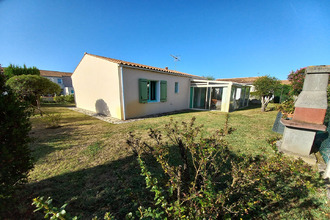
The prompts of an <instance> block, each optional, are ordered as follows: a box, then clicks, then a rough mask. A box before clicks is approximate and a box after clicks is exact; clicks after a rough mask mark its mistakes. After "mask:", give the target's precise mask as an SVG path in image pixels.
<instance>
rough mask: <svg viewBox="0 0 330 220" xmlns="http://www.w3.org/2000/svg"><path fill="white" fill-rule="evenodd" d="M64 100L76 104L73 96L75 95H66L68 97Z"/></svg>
mask: <svg viewBox="0 0 330 220" xmlns="http://www.w3.org/2000/svg"><path fill="white" fill-rule="evenodd" d="M64 100H65V102H67V103H74V95H73V94H71V95H66V96H64Z"/></svg>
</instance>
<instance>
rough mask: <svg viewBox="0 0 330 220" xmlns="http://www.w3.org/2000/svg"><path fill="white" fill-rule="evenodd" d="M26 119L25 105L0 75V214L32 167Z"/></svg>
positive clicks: (0, 73)
mask: <svg viewBox="0 0 330 220" xmlns="http://www.w3.org/2000/svg"><path fill="white" fill-rule="evenodd" d="M0 67H1V66H0ZM0 69H1V68H0ZM29 116H30V112H28V111H27V110H26V105H25V103H24V102H20V101H19V100H18V98H17V97H16V95H15V93H14V92H13V91H12V90H11V89H10V88H9V87H7V86H6V85H5V76H4V74H3V73H2V72H0V213H1V212H3V211H4V209H5V208H6V206H5V203H6V204H8V202H9V201H8V199H10V198H11V196H12V194H13V192H14V190H15V189H16V187H17V186H19V185H20V184H21V183H24V182H25V181H26V179H27V175H28V171H29V170H30V169H31V168H32V166H33V165H32V161H31V153H30V149H29V146H28V143H29V141H30V139H29V136H28V134H29V131H30V129H31V124H30V121H29Z"/></svg>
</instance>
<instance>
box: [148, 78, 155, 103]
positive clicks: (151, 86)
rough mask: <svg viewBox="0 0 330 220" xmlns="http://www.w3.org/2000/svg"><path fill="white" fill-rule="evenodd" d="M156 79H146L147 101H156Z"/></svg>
mask: <svg viewBox="0 0 330 220" xmlns="http://www.w3.org/2000/svg"><path fill="white" fill-rule="evenodd" d="M157 84H158V82H157V81H148V82H147V94H148V102H156V101H157Z"/></svg>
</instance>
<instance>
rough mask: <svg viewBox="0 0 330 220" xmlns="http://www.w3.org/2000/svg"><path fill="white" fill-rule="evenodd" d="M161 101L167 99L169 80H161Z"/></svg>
mask: <svg viewBox="0 0 330 220" xmlns="http://www.w3.org/2000/svg"><path fill="white" fill-rule="evenodd" d="M160 101H161V102H166V101H167V81H160Z"/></svg>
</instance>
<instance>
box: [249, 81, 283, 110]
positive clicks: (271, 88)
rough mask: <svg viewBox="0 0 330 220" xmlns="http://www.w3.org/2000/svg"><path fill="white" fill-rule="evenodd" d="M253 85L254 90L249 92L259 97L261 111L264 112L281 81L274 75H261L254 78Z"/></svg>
mask: <svg viewBox="0 0 330 220" xmlns="http://www.w3.org/2000/svg"><path fill="white" fill-rule="evenodd" d="M253 85H254V86H255V90H256V91H255V92H251V95H255V96H259V97H260V99H261V111H262V112H264V111H265V110H266V108H267V105H268V104H269V102H270V100H271V98H272V97H273V95H274V93H275V91H276V90H278V89H279V88H280V85H281V82H280V81H279V80H278V79H276V78H275V77H271V76H262V77H259V78H258V79H256V80H255V81H254V83H253Z"/></svg>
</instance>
